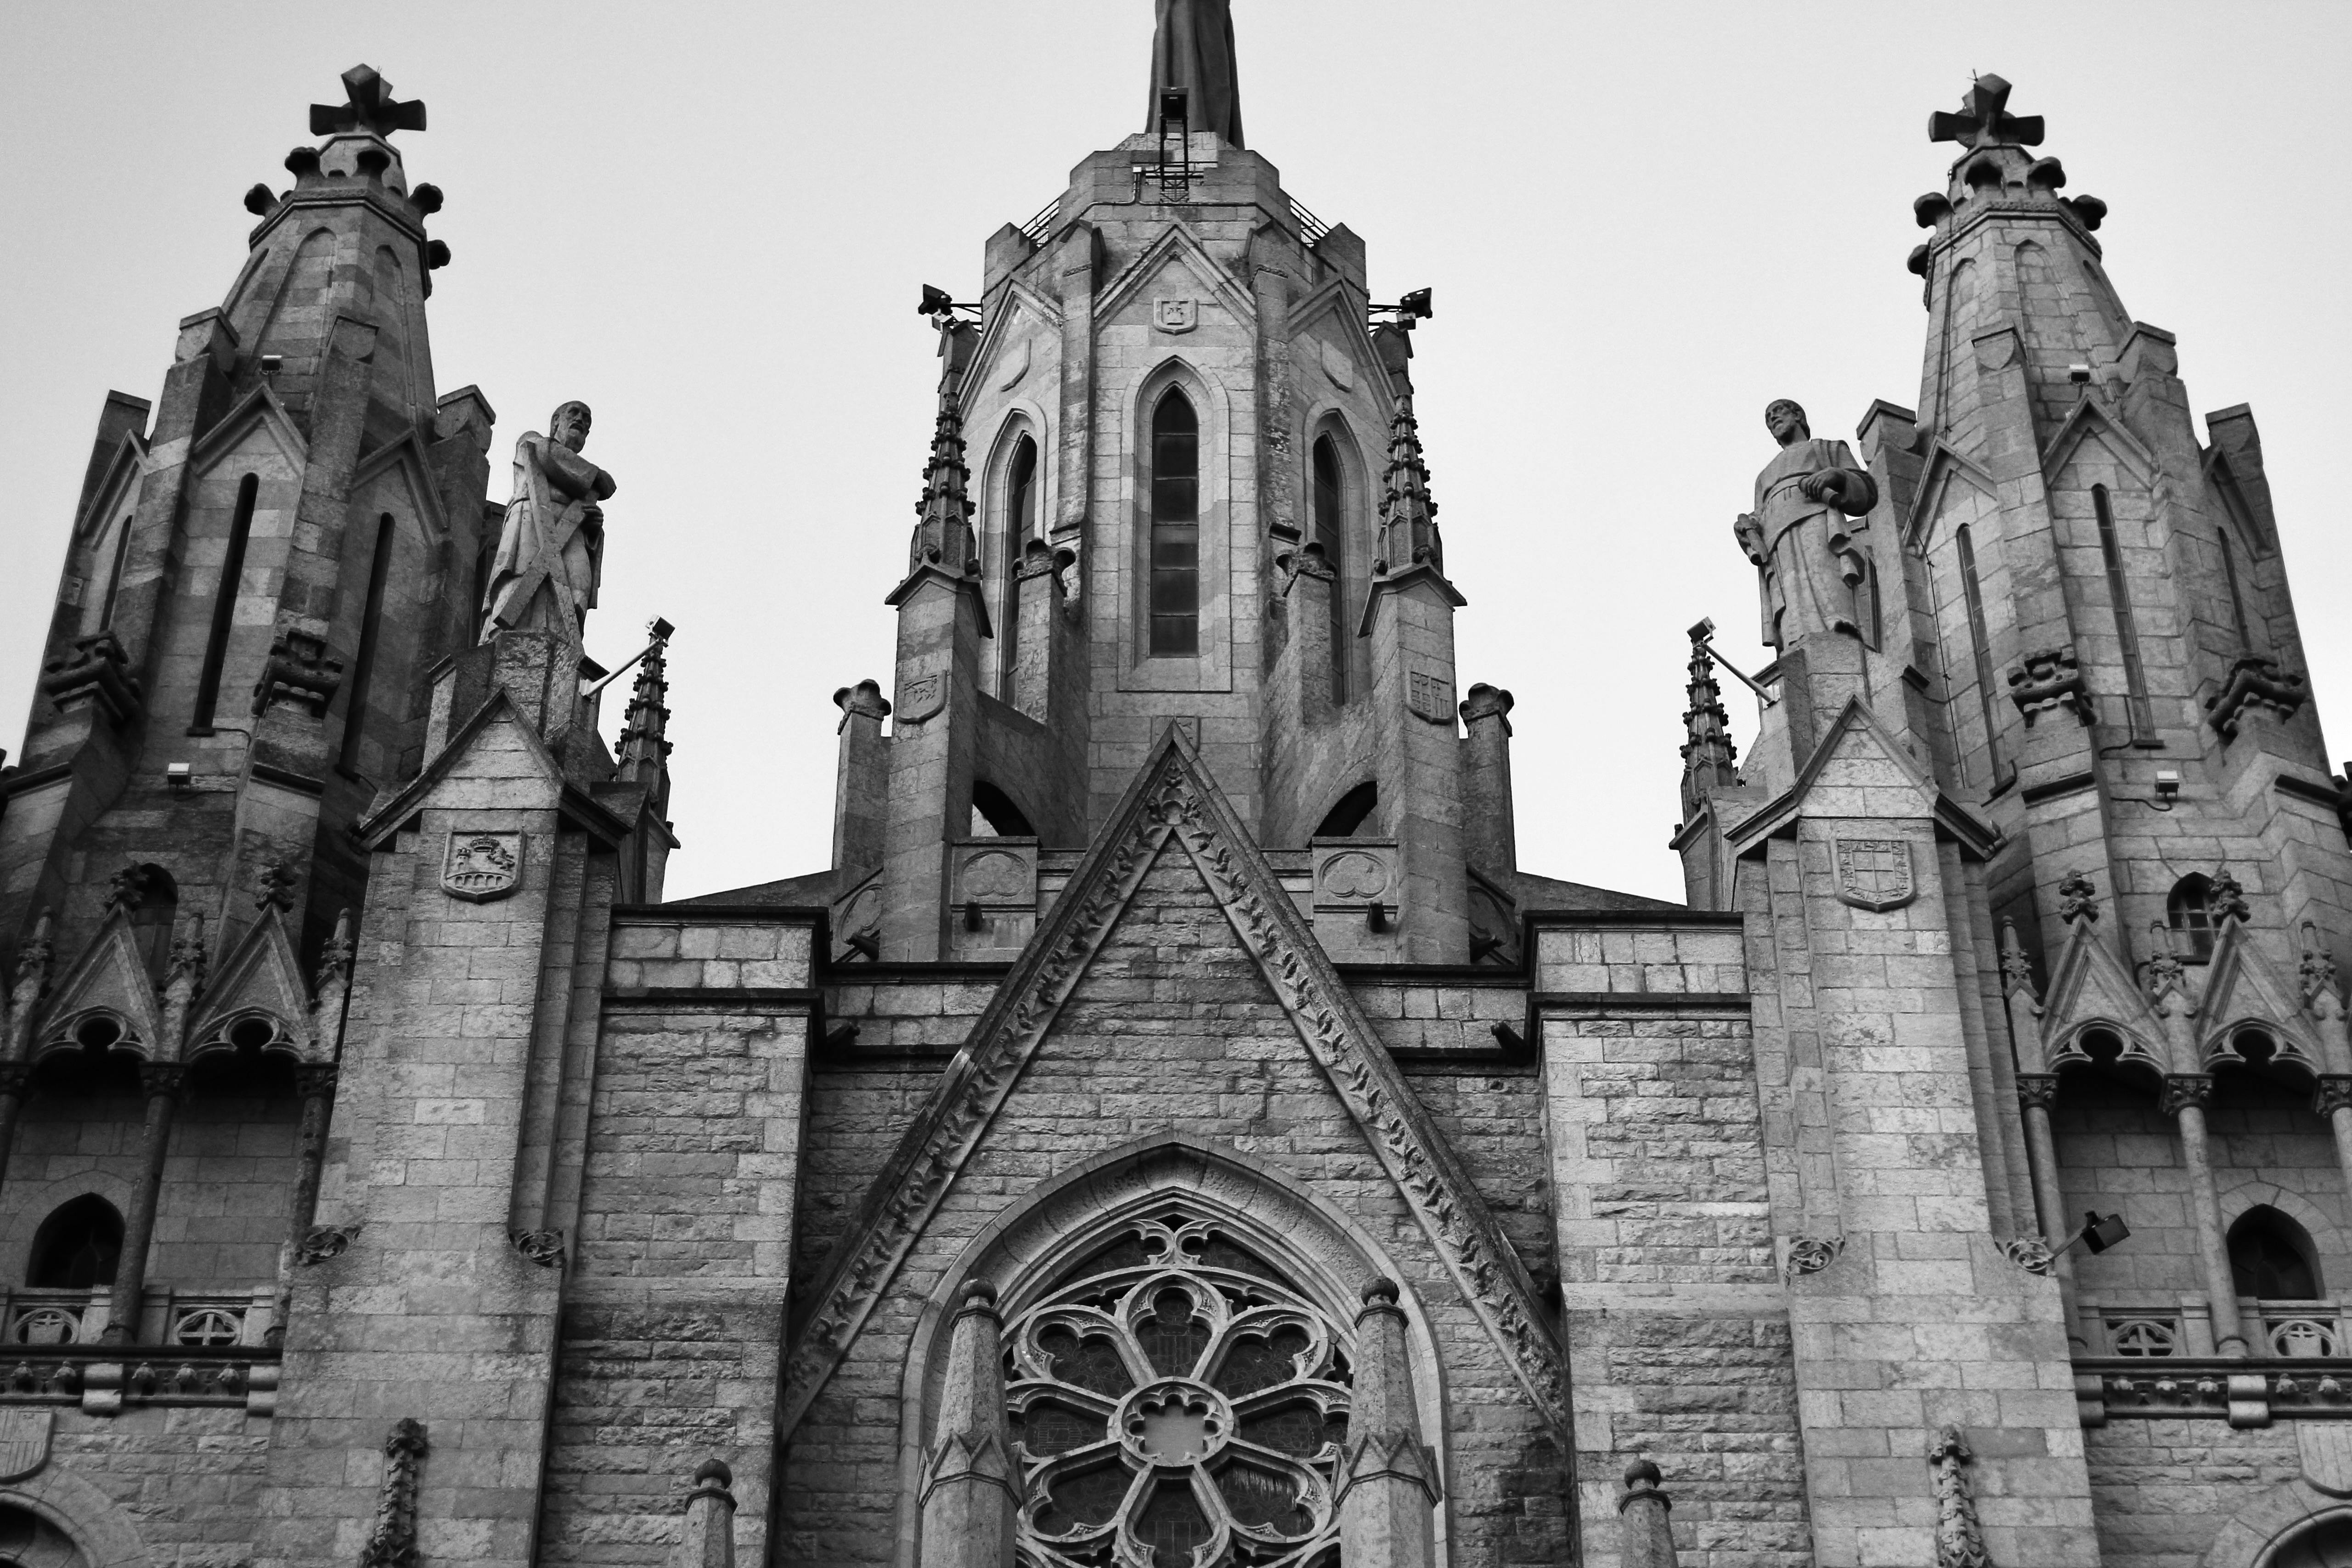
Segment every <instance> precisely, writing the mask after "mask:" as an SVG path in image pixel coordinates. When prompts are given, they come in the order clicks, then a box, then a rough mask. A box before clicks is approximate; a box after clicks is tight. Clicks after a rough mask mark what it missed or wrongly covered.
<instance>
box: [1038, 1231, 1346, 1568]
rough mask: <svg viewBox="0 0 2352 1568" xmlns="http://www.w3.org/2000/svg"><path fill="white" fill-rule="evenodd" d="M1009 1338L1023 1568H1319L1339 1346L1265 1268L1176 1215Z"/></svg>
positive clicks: (1094, 1268)
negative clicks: (1225, 1566) (1161, 1567)
mask: <svg viewBox="0 0 2352 1568" xmlns="http://www.w3.org/2000/svg"><path fill="white" fill-rule="evenodd" d="M1005 1342H1006V1360H1007V1362H1008V1376H1007V1383H1006V1393H1005V1397H1006V1403H1007V1405H1008V1406H1009V1407H1010V1413H1011V1416H1012V1425H1013V1446H1014V1447H1013V1451H1014V1454H1015V1457H1016V1458H1018V1460H1019V1463H1020V1469H1021V1497H1022V1503H1021V1513H1020V1523H1019V1530H1020V1537H1021V1545H1022V1549H1023V1550H1022V1554H1023V1559H1024V1561H1034V1563H1038V1564H1040V1565H1041V1568H1097V1564H1100V1563H1106V1562H1110V1563H1149V1562H1151V1561H1152V1560H1153V1557H1154V1554H1155V1553H1160V1554H1162V1555H1161V1556H1160V1560H1161V1561H1170V1560H1173V1561H1178V1562H1192V1563H1233V1562H1234V1561H1236V1560H1237V1559H1238V1560H1240V1561H1244V1562H1247V1563H1251V1564H1252V1565H1253V1568H1259V1565H1264V1568H1304V1565H1305V1564H1307V1563H1325V1562H1328V1560H1329V1558H1330V1556H1331V1554H1332V1552H1334V1551H1335V1550H1336V1548H1337V1540H1338V1529H1339V1519H1338V1510H1337V1506H1336V1504H1335V1501H1334V1498H1333V1488H1334V1485H1335V1476H1334V1471H1335V1469H1336V1468H1337V1467H1338V1465H1339V1462H1340V1458H1341V1453H1342V1449H1343V1447H1344V1446H1345V1439H1346V1436H1347V1416H1348V1405H1349V1388H1348V1372H1347V1367H1346V1362H1345V1352H1346V1344H1347V1341H1346V1336H1345V1334H1344V1332H1343V1331H1341V1330H1340V1328H1339V1325H1338V1324H1337V1323H1335V1322H1334V1321H1332V1320H1331V1318H1330V1317H1328V1315H1327V1314H1325V1313H1324V1312H1322V1311H1321V1310H1318V1308H1316V1307H1315V1306H1314V1305H1313V1304H1312V1303H1310V1302H1309V1301H1308V1300H1307V1299H1306V1298H1305V1297H1304V1296H1303V1295H1301V1294H1300V1293H1299V1292H1298V1291H1297V1289H1294V1288H1293V1287H1292V1286H1291V1285H1290V1283H1289V1282H1288V1281H1287V1280H1286V1279H1284V1278H1283V1276H1282V1275H1281V1274H1280V1273H1279V1272H1278V1271H1277V1270H1276V1269H1275V1268H1273V1267H1272V1266H1271V1265H1269V1264H1268V1263H1266V1261H1265V1259H1263V1258H1259V1257H1257V1256H1256V1255H1255V1254H1254V1253H1251V1252H1249V1251H1248V1250H1247V1249H1245V1248H1244V1247H1240V1246H1238V1245H1236V1244H1235V1243H1234V1241H1232V1240H1231V1239H1230V1238H1228V1237H1224V1236H1223V1235H1221V1234H1219V1233H1218V1232H1217V1231H1216V1230H1214V1229H1213V1227H1212V1226H1211V1225H1210V1224H1209V1223H1208V1222H1206V1221H1203V1220H1200V1219H1197V1218H1194V1217H1192V1216H1190V1215H1186V1214H1184V1213H1183V1212H1182V1211H1181V1210H1178V1211H1173V1212H1171V1213H1169V1214H1167V1215H1163V1216H1161V1217H1160V1218H1156V1219H1150V1220H1146V1221H1144V1222H1142V1223H1141V1224H1140V1225H1139V1226H1135V1227H1134V1228H1133V1229H1131V1230H1130V1231H1129V1234H1127V1235H1126V1236H1124V1237H1121V1238H1120V1239H1119V1240H1118V1241H1117V1242H1114V1243H1113V1244H1112V1245H1111V1246H1109V1247H1105V1248H1103V1249H1101V1250H1099V1251H1097V1253H1095V1255H1094V1256H1093V1257H1091V1258H1087V1260H1086V1261H1084V1262H1082V1263H1080V1264H1078V1265H1077V1266H1076V1268H1073V1269H1071V1270H1069V1271H1068V1272H1067V1273H1066V1274H1065V1275H1064V1277H1063V1278H1062V1279H1060V1280H1059V1281H1057V1282H1056V1283H1055V1287H1054V1289H1052V1290H1050V1291H1049V1292H1048V1293H1047V1294H1046V1295H1045V1297H1044V1298H1043V1299H1042V1300H1039V1301H1038V1303H1037V1304H1036V1305H1035V1306H1034V1307H1032V1308H1030V1309H1029V1310H1027V1311H1026V1312H1024V1313H1023V1314H1022V1316H1021V1317H1020V1318H1019V1319H1017V1320H1016V1321H1014V1322H1013V1326H1012V1330H1011V1331H1010V1332H1009V1333H1008V1334H1007V1335H1006V1340H1005Z"/></svg>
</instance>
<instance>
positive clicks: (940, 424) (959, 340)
mask: <svg viewBox="0 0 2352 1568" xmlns="http://www.w3.org/2000/svg"><path fill="white" fill-rule="evenodd" d="M979 337H980V332H979V330H978V329H977V328H975V327H973V326H971V324H970V323H968V322H963V321H941V322H940V411H939V416H938V418H937V419H935V420H934V421H933V422H932V425H931V460H930V462H929V464H928V465H926V466H925V468H924V469H923V499H922V500H919V501H917V502H916V503H915V512H916V515H917V517H918V519H919V521H917V522H916V524H915V537H914V541H913V542H912V544H911V545H910V546H909V547H908V552H907V570H908V572H909V573H914V572H918V571H920V570H921V569H922V568H923V567H924V566H925V565H927V564H928V565H932V566H938V567H940V568H942V569H943V570H946V571H948V572H952V573H964V572H977V571H979V570H980V551H979V546H978V544H977V543H976V542H974V540H973V538H972V532H971V497H970V496H969V495H967V494H966V493H965V489H964V486H965V483H966V481H968V480H969V479H971V468H970V467H969V466H968V465H967V464H966V463H965V462H964V460H963V401H962V399H961V398H960V397H958V396H957V395H956V383H957V382H958V381H960V380H961V379H962V371H963V368H964V366H965V365H966V364H967V363H970V361H971V350H972V346H973V344H974V343H976V342H977V341H978V340H979Z"/></svg>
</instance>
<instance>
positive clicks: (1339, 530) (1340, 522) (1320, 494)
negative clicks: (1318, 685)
mask: <svg viewBox="0 0 2352 1568" xmlns="http://www.w3.org/2000/svg"><path fill="white" fill-rule="evenodd" d="M1315 542H1316V543H1318V544H1319V545H1321V546H1322V547H1323V563H1324V564H1325V565H1327V566H1328V567H1330V568H1331V700H1332V701H1334V702H1345V701H1346V700H1348V566H1347V562H1348V520H1347V514H1346V513H1345V512H1344V511H1343V510H1341V498H1340V492H1339V448H1338V447H1334V446H1332V444H1331V437H1328V436H1324V437H1318V438H1317V440H1316V442H1315Z"/></svg>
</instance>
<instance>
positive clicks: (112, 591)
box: [98, 512, 138, 631]
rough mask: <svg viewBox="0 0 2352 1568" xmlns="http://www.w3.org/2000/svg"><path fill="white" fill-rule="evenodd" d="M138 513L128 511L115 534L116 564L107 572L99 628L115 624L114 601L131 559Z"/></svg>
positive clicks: (99, 615) (103, 628) (119, 592)
mask: <svg viewBox="0 0 2352 1568" xmlns="http://www.w3.org/2000/svg"><path fill="white" fill-rule="evenodd" d="M135 521H138V514H137V513H135V512H126V513H125V514H124V515H123V519H122V525H121V527H120V528H118V529H117V530H116V531H115V534H114V564H113V565H112V566H110V567H109V568H108V569H107V573H106V605H105V607H104V608H102V609H100V611H99V612H98V629H99V630H100V631H104V630H105V629H106V628H107V627H109V626H112V625H113V624H114V601H115V598H116V596H117V595H120V594H121V592H122V568H123V566H124V565H125V564H126V563H128V562H129V561H130V559H131V524H132V523H133V522H135Z"/></svg>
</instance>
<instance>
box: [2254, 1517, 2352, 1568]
mask: <svg viewBox="0 0 2352 1568" xmlns="http://www.w3.org/2000/svg"><path fill="white" fill-rule="evenodd" d="M2347 1565H2352V1513H2329V1514H2323V1515H2322V1516H2321V1517H2319V1518H2318V1519H2315V1520H2313V1521H2309V1522H2308V1523H2306V1524H2303V1525H2299V1526H2297V1527H2295V1529H2294V1532H2293V1533H2292V1534H2290V1535H2289V1536H2288V1537H2287V1538H2286V1539H2285V1540H2284V1541H2282V1542H2279V1544H2278V1545H2276V1546H2274V1547H2273V1548H2272V1549H2271V1550H2270V1551H2269V1552H2267V1553H2265V1554H2264V1555H2263V1557H2262V1559H2261V1564H2260V1568H2347Z"/></svg>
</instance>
